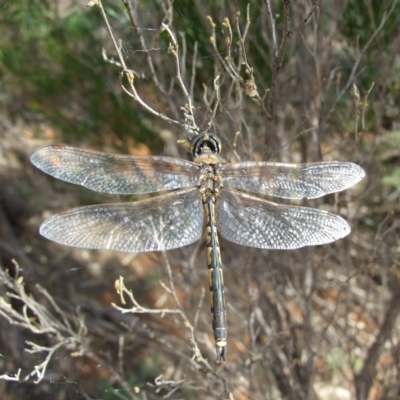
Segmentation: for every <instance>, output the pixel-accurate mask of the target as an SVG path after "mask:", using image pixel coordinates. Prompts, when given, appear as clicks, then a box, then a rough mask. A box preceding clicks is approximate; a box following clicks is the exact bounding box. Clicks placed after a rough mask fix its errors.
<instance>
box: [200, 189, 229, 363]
mask: <svg viewBox="0 0 400 400" xmlns="http://www.w3.org/2000/svg"><path fill="white" fill-rule="evenodd" d="M203 208H204V213H205V216H206V238H207V265H208V281H209V286H210V302H211V314H212V327H213V331H214V338H215V344H216V350H217V361H218V362H221V361H225V356H226V340H227V323H226V306H225V296H224V279H223V272H222V262H221V252H220V247H219V241H218V232H217V227H216V225H215V195H214V194H212V193H206V194H205V195H204V197H203Z"/></svg>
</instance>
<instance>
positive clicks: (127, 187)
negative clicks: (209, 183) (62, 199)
mask: <svg viewBox="0 0 400 400" xmlns="http://www.w3.org/2000/svg"><path fill="white" fill-rule="evenodd" d="M31 161H32V163H33V164H34V165H35V166H36V167H38V168H39V169H41V170H42V171H44V172H46V173H47V174H49V175H51V176H54V177H55V178H57V179H61V180H63V181H66V182H70V183H75V184H78V185H82V186H84V187H86V188H88V189H91V190H95V191H97V192H102V193H111V194H136V193H153V192H159V191H163V190H171V189H180V188H185V187H190V186H194V185H196V184H198V181H199V166H198V165H197V164H194V163H192V162H190V161H186V160H182V159H176V158H171V157H161V156H144V157H135V156H129V155H115V154H107V153H101V152H98V151H89V150H81V149H77V148H73V147H68V146H62V145H56V146H47V147H44V148H42V149H40V150H37V151H35V152H34V153H33V154H32V157H31Z"/></svg>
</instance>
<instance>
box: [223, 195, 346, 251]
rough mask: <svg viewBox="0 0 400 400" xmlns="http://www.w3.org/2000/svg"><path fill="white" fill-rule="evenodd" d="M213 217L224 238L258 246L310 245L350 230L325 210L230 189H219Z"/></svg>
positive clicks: (338, 236) (340, 219)
mask: <svg viewBox="0 0 400 400" xmlns="http://www.w3.org/2000/svg"><path fill="white" fill-rule="evenodd" d="M216 220H217V222H216V223H217V228H218V230H219V233H220V234H221V236H222V237H224V238H225V239H227V240H230V241H231V242H234V243H238V244H242V245H245V246H251V247H258V248H262V249H297V248H299V247H303V246H314V245H319V244H325V243H330V242H334V241H335V240H338V239H340V238H342V237H344V236H346V235H348V234H349V233H350V226H349V225H348V223H347V222H346V221H345V220H344V219H343V218H341V217H339V216H337V215H333V214H331V213H329V212H327V211H323V210H317V209H315V208H307V207H297V206H287V205H283V204H275V203H272V202H270V201H267V200H263V199H259V198H257V197H254V196H251V195H249V194H246V193H242V192H239V191H237V190H233V189H229V190H227V189H221V192H220V195H219V197H218V198H217V210H216Z"/></svg>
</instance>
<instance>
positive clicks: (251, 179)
mask: <svg viewBox="0 0 400 400" xmlns="http://www.w3.org/2000/svg"><path fill="white" fill-rule="evenodd" d="M220 175H221V177H222V183H223V185H225V186H229V187H232V188H235V189H239V190H244V191H249V192H257V193H261V194H268V195H271V196H276V197H281V198H286V199H302V198H307V199H314V198H316V197H321V196H324V195H325V194H328V193H334V192H340V191H341V190H345V189H347V188H349V187H351V186H353V185H355V184H356V183H357V182H359V181H360V180H361V179H362V178H363V177H364V176H365V172H364V170H363V169H362V168H361V167H360V166H358V165H357V164H353V163H348V162H340V161H328V162H317V163H309V164H282V163H271V162H264V161H262V162H252V161H247V162H239V163H234V164H228V165H225V166H223V167H222V169H221V172H220Z"/></svg>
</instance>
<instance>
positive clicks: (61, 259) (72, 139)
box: [0, 0, 400, 400]
mask: <svg viewBox="0 0 400 400" xmlns="http://www.w3.org/2000/svg"><path fill="white" fill-rule="evenodd" d="M128 3H129V4H133V8H134V15H136V16H137V25H138V26H137V27H136V28H135V27H134V26H133V25H135V24H132V21H131V20H130V18H129V15H128V13H127V10H126V7H125V6H126V4H128ZM249 4H250V8H249V20H248V22H249V26H248V29H247V30H246V18H247V3H244V2H239V1H232V2H225V1H213V2H211V1H206V0H204V1H202V0H196V1H187V0H181V1H175V3H170V2H168V1H156V0H148V1H137V2H135V1H132V3H130V2H128V1H104V8H105V11H106V13H107V15H108V18H109V20H110V23H111V25H112V28H113V32H114V33H115V35H116V36H117V38H119V39H120V40H121V49H122V53H123V55H124V58H125V60H126V63H127V65H128V68H131V69H132V70H133V71H134V72H135V85H136V89H137V91H138V93H140V96H141V98H142V99H143V100H144V101H145V102H146V104H148V105H150V106H151V107H152V108H153V109H155V110H157V111H158V112H160V113H164V114H165V115H167V116H169V117H170V118H172V119H175V120H178V121H181V122H183V121H184V118H183V113H182V111H181V108H182V107H184V106H185V104H186V99H185V97H184V96H183V94H182V92H181V91H180V89H179V85H178V83H177V80H176V67H175V63H174V61H173V59H172V57H171V56H170V55H169V54H168V45H169V42H170V38H169V36H168V34H167V33H166V32H165V31H161V23H162V22H164V23H165V24H167V25H168V26H170V28H171V29H172V30H173V32H174V34H175V36H176V39H177V41H178V43H179V50H180V61H181V72H182V77H183V79H184V82H185V84H186V86H187V87H188V88H189V86H190V82H191V81H192V82H193V98H192V100H193V104H194V106H195V111H194V115H195V117H196V120H197V122H198V124H199V125H200V126H202V127H204V126H205V122H206V121H207V119H208V117H209V111H210V110H209V106H208V105H207V103H206V102H205V101H204V98H205V96H204V87H207V88H208V90H207V95H206V98H207V99H208V101H212V100H213V82H214V79H215V77H216V75H218V74H219V75H220V81H219V83H220V87H221V89H220V90H221V104H220V106H219V108H218V111H217V113H216V116H215V119H214V123H213V125H212V129H213V130H214V131H215V132H216V133H217V134H218V135H219V136H220V137H221V139H222V141H223V152H224V154H223V155H224V157H225V158H226V159H227V160H229V161H237V160H239V159H242V160H261V159H264V160H273V161H281V162H311V161H319V160H321V159H323V160H333V159H339V160H344V161H353V162H356V163H358V164H360V165H361V166H362V167H363V168H364V169H365V170H366V172H367V177H366V178H365V179H364V180H363V182H361V183H360V184H359V185H357V187H355V188H354V189H351V190H348V191H346V192H345V193H341V194H338V195H330V196H326V198H324V199H322V200H320V199H318V200H315V201H309V202H308V203H307V204H308V205H310V206H317V207H321V208H324V209H327V210H329V211H332V212H335V213H339V214H341V215H343V217H344V218H346V219H347V220H348V221H349V223H350V224H351V226H352V229H353V231H352V233H351V234H350V236H349V237H347V238H345V239H343V240H341V241H339V242H336V243H334V244H331V245H327V246H321V247H318V248H306V249H300V250H296V251H268V250H256V249H251V248H247V247H241V246H236V245H233V244H231V243H228V242H225V241H224V240H221V247H222V257H223V262H224V265H225V266H226V268H225V285H226V296H227V306H228V321H229V322H228V323H229V335H230V336H229V341H228V360H227V363H226V364H225V365H224V366H222V367H218V366H217V365H216V364H215V363H214V357H215V354H214V345H213V338H212V332H211V328H210V312H209V304H208V299H207V292H208V288H207V277H206V275H207V270H206V261H205V254H204V253H205V249H204V247H205V246H204V240H202V241H201V243H200V242H199V243H196V244H194V245H191V246H188V247H186V248H183V249H177V250H174V251H170V252H168V253H167V254H166V258H165V259H164V258H163V257H162V256H161V255H160V254H158V253H151V254H134V255H129V254H117V253H114V252H109V251H87V250H82V249H70V248H66V247H64V246H59V245H57V244H55V243H50V242H48V241H47V240H46V239H44V238H42V237H40V236H39V234H38V227H39V225H40V223H41V222H42V221H43V219H44V218H46V217H47V216H49V215H51V214H53V213H55V212H58V211H61V210H63V209H65V208H68V207H75V206H81V205H86V204H95V203H106V202H113V201H126V200H127V199H126V198H121V199H120V198H117V197H115V196H105V195H100V194H97V193H94V192H89V191H88V190H85V189H82V188H78V187H74V186H73V185H69V184H66V183H64V182H60V181H56V180H55V179H53V178H50V177H47V176H44V174H42V173H41V172H40V171H38V170H36V169H35V168H34V167H33V166H32V165H31V164H30V162H29V157H30V154H31V153H32V152H33V151H34V150H35V149H37V148H39V147H41V146H43V145H46V144H51V143H53V144H54V143H65V144H69V145H74V146H79V147H82V148H92V149H98V150H102V151H110V152H118V153H127V154H138V155H142V154H163V155H170V156H177V157H182V158H187V154H186V152H185V150H184V149H183V148H182V147H181V146H179V145H178V144H177V143H176V141H177V140H178V139H184V138H185V137H186V132H185V130H184V129H183V125H176V124H175V125H173V124H170V123H168V122H166V121H163V120H161V119H160V118H157V117H155V116H154V115H151V114H150V113H148V112H147V111H146V110H144V109H143V107H141V106H140V105H139V104H138V103H137V102H135V101H133V99H132V98H130V97H129V96H128V95H127V94H126V93H125V92H124V90H123V89H122V88H121V84H120V80H119V74H120V72H121V67H120V66H118V65H116V62H117V58H116V52H115V49H114V47H113V44H112V41H111V39H110V35H109V33H108V32H107V29H106V27H105V24H104V21H103V19H102V17H101V14H100V12H99V8H98V7H96V6H94V7H91V8H88V7H85V5H86V3H85V2H82V1H80V2H73V1H70V0H64V1H63V0H59V1H50V0H30V1H22V0H14V1H12V2H3V3H2V4H1V7H0V30H1V35H0V187H1V190H0V257H1V264H2V267H3V269H4V270H9V271H10V275H11V277H7V275H2V278H1V282H2V286H1V287H0V295H1V297H2V299H3V303H2V304H3V306H4V301H5V302H6V304H10V307H9V311H8V312H7V311H5V308H7V307H5V308H4V307H0V314H1V315H2V318H0V354H1V358H0V368H1V371H0V375H2V378H3V379H2V380H0V393H1V398H2V399H17V398H18V399H36V398H37V399H47V398H48V399H55V398H57V399H89V398H91V399H94V398H98V399H119V398H127V399H128V398H129V399H131V398H140V399H153V398H161V397H162V396H167V395H168V396H169V398H172V399H182V398H184V399H186V398H199V399H206V398H207V399H214V398H235V399H273V400H276V399H285V400H286V399H291V400H292V399H293V400H294V399H296V400H297V399H299V400H300V399H301V400H303V399H304V400H306V399H307V400H308V399H332V400H335V399H337V400H342V399H343V400H345V399H358V400H364V399H371V400H377V399H398V398H400V385H399V382H400V379H399V376H400V348H399V340H398V338H399V335H400V326H399V323H398V319H397V316H398V313H399V311H400V288H399V278H400V274H399V268H400V257H399V253H400V240H399V238H400V236H399V231H400V219H399V215H400V207H399V206H400V205H399V195H400V118H399V114H400V107H399V104H400V34H399V29H400V28H399V27H400V7H399V4H398V1H389V0H382V1H379V2H378V1H375V0H347V1H346V0H345V1H322V2H321V3H320V4H319V6H318V7H317V8H316V9H315V10H314V12H313V13H312V15H311V16H310V18H309V19H308V20H307V23H305V24H304V26H301V27H300V25H302V24H303V21H304V20H305V19H306V17H307V15H308V13H309V12H310V10H311V7H312V6H313V4H315V3H314V2H308V1H306V0H301V1H298V2H292V3H289V2H287V1H271V2H270V1H254V2H250V3H249ZM268 5H269V6H270V7H271V8H272V17H273V18H274V20H275V29H276V38H277V44H278V49H277V50H279V48H283V47H281V46H282V43H284V44H285V45H286V47H284V52H283V53H282V62H281V65H279V63H275V62H276V60H277V58H276V52H275V51H274V40H273V34H272V27H271V17H270V16H269V14H268ZM286 10H288V11H287V14H286ZM237 11H240V17H239V26H240V28H241V33H242V35H243V36H244V39H245V40H244V47H245V50H246V57H247V62H248V63H249V65H250V66H251V67H252V68H253V74H254V82H255V85H256V86H257V90H258V93H259V94H260V96H261V97H262V96H263V95H264V92H265V91H267V90H270V92H269V94H268V93H267V95H266V97H265V99H264V101H263V102H262V104H264V107H265V110H263V109H262V107H261V106H260V102H258V101H256V99H255V98H254V97H253V98H252V97H250V96H248V93H247V92H246V88H245V87H244V86H243V85H241V84H240V83H239V80H238V79H236V80H234V79H232V77H231V75H230V74H229V73H228V72H227V70H226V69H224V66H223V62H224V60H225V61H226V59H225V57H227V54H228V52H227V51H228V48H227V46H226V38H227V37H229V30H228V28H227V25H226V23H225V24H224V18H228V19H229V20H230V25H231V26H232V31H233V41H232V47H231V52H232V58H233V59H234V60H235V62H234V65H235V66H236V67H237V72H238V75H239V76H240V77H242V79H243V80H244V81H245V80H246V79H248V77H249V76H248V74H246V71H245V69H246V68H245V66H244V65H240V64H237V60H238V57H239V56H240V54H241V49H240V46H239V45H238V40H239V36H238V33H237V31H236V30H235V23H234V18H235V16H236V12H237ZM286 15H288V16H289V18H288V19H286V18H285V16H286ZM207 16H211V18H212V21H213V22H214V23H215V32H216V35H215V39H216V44H215V46H216V47H214V46H213V44H212V43H211V42H210V36H211V35H212V26H211V23H210V19H209V18H208V17H207ZM285 21H288V23H289V25H288V28H285ZM296 27H300V29H299V30H298V31H295V28H296ZM143 38H144V40H145V42H146V46H145V47H146V49H147V51H144V50H143V45H142V43H143V42H142V39H143ZM284 38H286V39H287V43H285V41H284V40H283V39H284ZM103 49H104V50H103ZM103 54H106V55H107V57H108V61H107V60H106V59H105V57H104V56H103ZM149 55H150V57H151V58H152V63H153V65H154V74H153V73H152V72H151V68H150V67H149V63H148V56H149ZM110 59H111V60H112V61H113V62H114V63H113V62H109V61H110ZM235 63H236V64H235ZM193 71H194V72H193ZM154 76H156V77H157V79H156V80H155V78H154ZM156 82H158V84H156ZM353 84H355V85H356V89H355V88H354V86H353ZM373 84H374V85H373ZM160 88H161V89H160ZM371 88H372V90H371V92H370V93H369V96H368V98H367V100H366V101H365V95H366V94H367V93H368V91H369V90H370V89H371ZM357 92H358V93H359V96H357ZM363 123H364V124H365V126H363ZM236 132H240V134H239V135H238V136H237V135H236ZM12 259H15V260H16V261H17V262H18V263H19V265H20V268H21V270H20V271H19V272H18V269H17V268H16V267H15V265H14V264H13V263H12V261H11V260H12ZM167 261H168V263H169V264H170V265H171V268H172V271H173V280H174V284H175V287H176V290H177V293H178V296H179V299H180V300H181V304H182V310H183V312H184V313H185V315H187V316H188V318H189V319H190V321H191V322H192V323H194V321H195V319H196V321H197V322H196V341H197V344H198V346H199V348H200V350H201V352H202V355H203V357H205V358H207V359H208V360H209V361H208V362H209V364H204V363H202V362H200V361H198V360H197V359H196V358H193V350H192V344H191V342H190V335H189V333H188V329H187V328H186V327H185V325H184V323H183V322H182V319H180V318H179V316H178V315H167V316H165V317H163V318H162V317H161V316H160V315H157V314H156V315H151V314H144V315H132V314H129V313H127V314H122V313H120V312H119V311H118V310H116V309H114V308H113V307H112V306H111V303H112V302H114V303H117V304H120V300H119V297H118V295H117V294H116V292H115V290H114V284H113V282H114V281H115V280H116V279H117V278H118V277H119V276H120V275H122V276H124V277H125V284H126V286H127V287H128V288H129V289H132V290H133V292H134V294H135V296H136V298H137V299H138V300H139V301H140V302H142V303H143V304H145V305H146V306H147V307H149V308H174V307H176V305H175V304H174V303H173V301H172V300H171V299H170V298H169V297H168V296H167V295H166V293H165V291H164V289H163V288H162V286H160V283H159V281H160V280H162V281H164V282H167V280H168V279H167V273H166V270H165V265H166V262H167ZM17 272H18V274H19V275H18V276H21V275H22V276H23V278H24V283H25V284H24V285H22V282H21V281H14V280H13V277H15V276H16V275H17ZM38 284H39V285H40V286H41V287H43V288H44V289H46V290H47V291H48V293H49V295H50V296H52V298H54V301H55V302H56V303H57V305H58V309H57V308H54V307H53V306H52V304H53V303H52V302H51V301H50V300H49V297H47V296H46V295H45V294H43V292H42V291H41V289H39V288H38V286H37V285H38ZM201 288H204V290H205V293H206V299H205V301H204V302H201V299H202V294H201V290H200V289H201ZM18 290H25V291H26V294H27V295H30V298H32V299H35V303H34V304H33V305H32V307H33V308H32V309H31V308H29V310H30V311H29V312H28V313H27V314H26V315H27V316H28V317H31V318H32V326H33V327H34V326H35V324H36V323H37V324H38V326H39V325H40V324H39V323H38V320H40V318H38V316H37V314H35V313H34V312H32V310H38V309H40V307H44V310H47V311H46V312H45V311H43V312H44V313H45V314H46V313H48V315H50V316H51V317H49V319H48V320H47V319H46V321H48V322H47V323H48V326H47V329H42V330H40V329H36V330H35V329H34V328H29V326H26V325H23V324H22V322H21V323H20V324H18V318H17V314H13V313H14V312H15V313H20V314H21V315H24V305H25V306H26V304H27V302H28V301H30V300H28V297H26V298H24V297H23V296H22V294H21V293H20V294H19V296H20V297H19V298H18V299H16V298H14V299H13V298H10V296H9V295H8V294H7V293H8V292H9V291H11V292H13V293H18ZM24 293H25V292H24ZM21 296H22V297H21ZM23 298H24V299H25V300H23ZM200 303H201V306H200V308H199V309H198V305H199V304H200ZM128 306H129V305H128ZM11 310H13V311H11ZM198 310H199V311H198ZM197 311H198V315H197V314H196V312H197ZM46 315H47V314H46ZM46 318H47V317H46ZM44 320H45V319H43V320H41V321H42V322H43V321H44ZM57 321H59V323H60V324H61V325H57ZM65 321H68V323H67V322H65ZM68 324H69V326H68ZM83 325H84V326H85V328H84V329H83V328H82V329H81V328H80V327H82V326H83ZM40 326H41V327H42V328H43V325H40ZM27 341H31V342H34V343H37V344H39V345H41V346H44V347H46V348H53V347H54V346H57V345H58V344H60V346H59V347H57V350H56V351H55V352H54V354H52V357H51V360H50V362H49V363H48V365H47V364H46V366H47V369H46V371H45V375H44V378H43V380H42V381H41V382H40V383H38V384H34V383H33V382H34V380H35V379H36V378H37V376H36V378H35V377H34V376H33V375H32V376H28V379H27V381H26V382H14V381H10V380H7V376H12V375H13V374H15V373H17V371H18V369H19V368H21V371H22V372H21V380H22V378H24V377H25V376H27V375H28V374H29V373H30V372H31V371H34V366H35V365H36V366H37V365H40V363H41V362H43V360H44V359H45V357H46V355H47V354H49V352H48V351H47V352H46V351H42V352H37V353H33V354H32V353H29V352H27V351H26V349H27V348H30V347H29V345H28V344H27ZM50 353H51V352H50ZM229 396H231V397H229Z"/></svg>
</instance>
